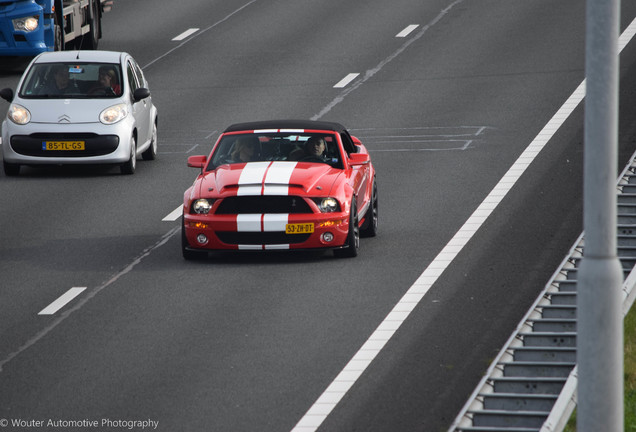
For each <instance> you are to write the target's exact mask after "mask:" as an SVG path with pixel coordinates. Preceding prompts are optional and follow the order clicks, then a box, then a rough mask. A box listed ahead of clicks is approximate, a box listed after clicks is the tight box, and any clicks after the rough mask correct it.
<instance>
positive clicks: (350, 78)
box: [333, 73, 360, 88]
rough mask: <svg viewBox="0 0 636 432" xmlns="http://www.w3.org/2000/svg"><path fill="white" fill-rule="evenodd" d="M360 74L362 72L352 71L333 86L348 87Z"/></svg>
mask: <svg viewBox="0 0 636 432" xmlns="http://www.w3.org/2000/svg"><path fill="white" fill-rule="evenodd" d="M358 75H360V74H359V73H350V74H349V75H347V76H346V77H344V78H343V79H341V80H340V81H338V83H337V84H336V85H335V86H333V88H343V87H346V86H347V84H349V83H350V82H351V81H353V80H354V79H356V78H357V77H358Z"/></svg>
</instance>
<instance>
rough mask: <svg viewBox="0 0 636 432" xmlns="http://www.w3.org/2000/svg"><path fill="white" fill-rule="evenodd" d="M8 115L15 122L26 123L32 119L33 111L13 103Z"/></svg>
mask: <svg viewBox="0 0 636 432" xmlns="http://www.w3.org/2000/svg"><path fill="white" fill-rule="evenodd" d="M7 117H8V118H9V120H11V121H12V122H13V123H15V124H19V125H25V124H27V123H28V122H30V121H31V113H30V112H29V110H28V109H26V108H25V107H23V106H22V105H18V104H11V106H10V107H9V111H8V112H7Z"/></svg>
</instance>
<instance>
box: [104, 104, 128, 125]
mask: <svg viewBox="0 0 636 432" xmlns="http://www.w3.org/2000/svg"><path fill="white" fill-rule="evenodd" d="M127 115H128V107H127V106H126V104H117V105H113V106H111V107H108V108H106V109H105V110H104V111H102V112H101V113H100V114H99V121H100V122H102V123H104V124H107V125H111V124H115V123H117V122H118V121H121V120H123V119H125V118H126V116H127Z"/></svg>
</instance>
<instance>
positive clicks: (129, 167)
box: [121, 135, 137, 174]
mask: <svg viewBox="0 0 636 432" xmlns="http://www.w3.org/2000/svg"><path fill="white" fill-rule="evenodd" d="M135 169H137V139H136V138H135V136H134V135H133V136H132V137H131V138H130V159H128V161H127V162H124V163H123V164H122V165H121V173H122V174H134V173H135Z"/></svg>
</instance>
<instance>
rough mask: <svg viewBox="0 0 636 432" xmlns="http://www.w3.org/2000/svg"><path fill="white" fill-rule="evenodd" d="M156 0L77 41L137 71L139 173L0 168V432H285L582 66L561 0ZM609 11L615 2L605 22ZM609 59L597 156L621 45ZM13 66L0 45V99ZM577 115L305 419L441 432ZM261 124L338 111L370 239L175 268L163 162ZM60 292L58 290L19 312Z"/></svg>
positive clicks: (630, 73)
mask: <svg viewBox="0 0 636 432" xmlns="http://www.w3.org/2000/svg"><path fill="white" fill-rule="evenodd" d="M177 3H179V2H177ZM175 4H176V3H175V2H172V1H169V0H152V1H151V0H115V6H114V8H113V10H112V11H111V12H109V13H108V14H106V15H105V16H104V19H103V32H104V37H103V39H102V40H101V41H100V48H101V49H109V50H118V51H127V52H129V53H131V54H132V55H133V56H134V57H135V58H136V59H137V60H138V62H139V63H140V65H141V66H142V67H143V69H144V71H145V73H146V76H147V78H148V80H149V82H150V84H151V91H152V97H153V101H154V102H155V104H156V105H157V107H158V110H159V155H158V158H157V160H156V161H149V162H146V161H139V163H138V166H137V172H136V173H135V174H134V175H133V176H122V175H120V174H119V169H117V168H114V167H98V168H95V167H48V168H37V169H35V168H30V167H25V168H23V170H22V171H21V175H20V176H19V177H11V178H9V177H6V176H4V174H0V341H1V343H0V429H2V428H1V427H2V426H3V423H2V421H3V420H6V422H7V426H6V427H4V428H3V429H4V430H11V431H13V430H15V431H22V430H38V431H42V430H51V431H54V430H103V431H110V430H129V429H127V427H128V426H131V427H132V430H142V423H129V422H135V421H138V422H142V421H146V422H149V421H152V422H153V423H147V424H146V429H145V430H153V428H154V430H159V431H166V432H173V431H291V430H292V429H293V428H294V427H295V426H296V425H297V424H298V423H299V421H301V419H304V418H305V414H306V413H307V412H308V411H309V410H310V408H311V407H312V406H314V404H315V402H316V401H317V400H318V398H319V397H320V396H321V395H322V394H323V392H324V391H325V389H327V388H328V387H329V386H330V384H331V383H332V382H334V379H336V377H337V376H338V375H339V374H340V372H341V371H342V370H343V369H344V368H345V367H346V365H347V364H348V363H349V362H350V360H351V359H352V358H353V356H354V355H355V354H356V353H357V352H358V351H359V350H360V348H361V347H362V346H363V345H364V344H365V343H366V342H367V340H368V339H369V338H370V336H371V335H373V334H375V332H376V329H378V326H379V325H380V324H381V323H382V322H383V321H384V319H385V317H386V316H387V315H388V314H389V313H390V312H391V310H392V309H393V308H394V306H395V305H396V304H398V302H400V299H402V297H403V296H404V294H405V293H406V292H407V291H408V290H409V289H410V288H411V286H413V284H414V282H415V281H416V280H418V278H420V275H422V273H423V272H424V271H425V270H426V269H427V268H428V266H429V265H430V264H431V263H432V262H433V261H434V260H435V259H436V257H437V256H438V254H439V253H440V251H442V249H443V248H444V247H445V246H446V244H448V242H449V241H450V240H451V239H452V238H453V236H454V235H455V234H456V233H457V232H458V230H460V228H461V227H462V226H463V225H464V223H465V222H466V221H467V220H468V219H469V218H470V217H471V215H472V214H473V212H474V211H475V209H477V207H478V206H479V205H480V204H481V203H482V201H483V200H484V199H485V198H486V196H487V195H488V194H489V193H490V191H491V190H492V189H493V188H494V187H495V185H497V183H498V182H499V180H500V179H501V178H502V177H503V176H504V174H506V172H507V171H508V169H509V168H510V167H511V166H512V165H513V164H514V163H515V161H516V160H517V158H518V157H519V155H520V154H521V153H522V152H523V151H524V150H525V149H526V148H527V147H528V145H530V143H531V142H533V140H534V139H535V137H536V136H537V134H538V133H539V132H540V131H541V130H542V129H543V127H544V126H545V125H546V124H547V123H548V122H549V121H550V119H551V118H552V116H553V115H554V114H555V113H556V112H557V110H558V109H559V108H560V107H561V106H562V105H563V103H564V102H565V101H566V100H567V98H568V97H569V96H570V95H571V94H572V92H573V91H574V90H575V89H576V88H577V87H578V86H579V84H580V83H581V81H582V80H583V78H584V54H585V45H584V42H585V23H584V18H585V10H584V6H585V5H584V4H585V2H581V1H579V0H562V1H558V2H555V1H548V0H531V1H528V0H506V1H495V0H429V1H426V2H423V1H421V0H393V1H391V2H386V1H385V0H367V1H361V0H351V1H346V2H343V1H340V0H320V1H305V0H303V1H294V0H251V1H250V0H241V1H238V0H237V1H233V2H227V1H220V0H190V1H188V2H181V3H179V4H178V6H175ZM635 17H636V3H634V2H630V1H623V5H622V7H621V30H622V29H625V28H626V27H627V26H628V25H629V24H630V23H631V22H632V21H633V20H634V18H635ZM412 26H416V27H412ZM188 29H197V30H195V31H194V32H193V33H191V34H190V35H188V36H185V38H183V39H181V38H178V36H179V35H183V34H184V32H186V31H187V30H188ZM173 38H177V40H174V39H173ZM620 60H621V63H620V73H621V82H620V83H621V94H620V108H621V114H620V136H619V145H620V161H619V168H622V166H623V164H624V163H625V162H626V161H627V158H628V157H629V156H630V155H631V154H632V153H633V152H634V150H636V121H635V119H636V112H635V111H636V110H635V106H636V103H635V101H636V79H635V78H636V42H633V41H632V42H630V43H629V44H628V45H627V46H626V48H625V50H624V51H623V53H622V54H621V59H620ZM27 61H28V59H7V58H3V59H0V65H1V66H0V88H2V87H13V88H15V85H16V84H17V81H18V79H19V77H20V74H21V73H22V71H23V70H24V67H25V65H26V62H27ZM350 74H357V75H350ZM347 77H349V79H345V78H347ZM7 108H8V103H6V102H5V101H0V113H2V114H3V115H4V113H5V112H6V109H7ZM582 108H583V107H582V105H581V106H579V107H578V108H577V109H576V110H574V112H573V113H572V115H571V116H569V117H568V119H567V120H566V121H565V122H564V124H563V125H562V126H561V127H560V128H559V129H558V130H557V131H556V132H555V133H554V135H553V136H552V138H551V139H550V140H549V142H548V143H547V144H546V145H545V147H544V148H543V150H542V151H541V152H540V153H539V154H538V155H537V156H536V158H535V160H534V161H533V162H532V164H531V165H530V166H529V167H528V169H527V170H526V171H525V172H524V173H523V174H522V175H521V176H520V177H519V179H518V181H517V182H516V183H515V184H514V186H513V187H512V189H511V190H510V192H509V193H508V194H507V195H506V196H505V198H503V199H502V200H501V202H500V203H499V205H498V206H497V208H496V209H495V210H494V211H493V212H492V213H491V214H490V215H489V217H488V218H486V219H485V220H484V221H483V224H481V225H480V227H479V228H478V229H477V230H476V231H475V233H474V235H473V237H472V238H471V239H470V241H468V242H467V244H466V245H465V247H463V249H461V251H458V253H457V254H456V255H455V256H454V258H453V260H452V262H451V263H450V264H449V265H448V267H447V268H446V269H445V271H444V272H443V273H441V274H440V275H439V276H438V277H437V278H436V280H435V283H433V284H432V285H431V286H430V289H428V291H427V292H426V294H425V295H424V296H423V297H422V299H421V300H420V301H419V302H418V303H417V304H416V306H414V308H413V309H412V312H411V313H410V314H408V315H405V316H403V321H402V322H401V325H399V327H397V328H396V329H395V330H396V331H395V332H394V333H393V334H392V337H391V338H390V339H388V340H387V341H384V342H385V343H383V344H382V349H381V350H379V351H378V352H377V353H376V354H377V355H375V357H374V359H372V361H369V364H368V366H367V367H366V368H365V369H364V370H363V371H362V372H361V373H360V374H359V376H356V377H355V379H352V380H350V381H349V383H350V388H348V391H346V392H345V393H344V394H343V396H342V397H340V398H339V399H338V400H337V403H334V404H333V406H331V407H330V410H329V412H328V413H326V414H325V415H324V418H321V419H320V421H319V424H317V426H319V430H321V431H365V432H370V431H389V430H390V431H433V432H437V431H444V430H446V429H447V428H448V427H449V426H450V424H451V422H452V421H453V419H454V418H455V416H456V415H457V414H458V412H459V410H460V409H461V407H462V406H463V404H464V403H465V401H466V399H467V398H468V396H469V395H470V393H471V392H472V390H473V389H474V387H475V386H476V384H477V383H478V381H479V379H480V378H481V376H482V374H483V373H484V371H485V370H486V369H487V367H488V365H489V364H490V362H491V361H492V359H493V358H494V356H495V355H496V353H497V352H498V351H499V349H500V348H501V346H502V345H503V344H504V342H505V341H506V340H507V338H508V337H509V335H510V334H511V332H512V330H513V329H514V327H515V326H516V325H517V323H518V322H519V320H520V319H521V318H522V316H523V315H524V313H525V311H526V310H527V308H528V307H529V306H530V305H531V304H532V302H533V301H534V300H535V298H536V296H537V295H538V293H539V292H540V291H541V290H542V289H543V287H544V285H545V283H546V282H547V281H548V279H549V278H550V276H551V275H552V273H553V272H554V271H555V270H556V268H557V266H558V264H559V263H560V262H561V260H562V259H563V258H564V257H565V255H566V253H567V251H568V250H569V248H570V247H571V246H572V244H573V242H574V240H575V239H576V238H577V236H578V235H579V234H580V232H581V228H582V227H581V224H582V202H581V196H582V192H581V188H582V175H583V174H582V157H583V154H582V152H583V126H582V125H583V109H582ZM276 118H305V119H310V118H311V119H318V120H326V121H338V122H340V123H342V124H344V125H345V126H347V127H348V128H350V129H351V131H352V133H353V134H354V135H356V136H357V137H358V138H360V139H361V140H362V141H363V142H364V143H365V144H366V145H367V147H368V148H369V150H370V153H371V157H372V159H373V162H374V164H375V166H376V170H377V177H378V185H379V197H380V232H379V235H378V236H377V237H375V238H370V239H362V242H361V250H360V255H359V256H358V257H357V258H354V259H336V258H334V257H333V255H332V254H331V253H301V254H291V253H289V254H288V253H276V254H220V253H219V254H211V256H210V258H209V259H208V260H206V261H202V262H186V261H184V260H183V259H182V257H181V250H180V243H179V234H178V232H179V220H178V219H176V220H174V218H167V216H168V215H170V214H171V213H173V211H174V210H175V209H176V208H178V207H179V206H180V204H181V202H182V196H183V192H184V190H185V189H186V188H187V187H188V186H189V185H190V184H191V183H192V181H193V180H194V177H195V176H196V171H195V170H192V169H190V168H188V167H187V166H186V159H187V157H188V156H190V155H195V154H207V153H208V152H209V151H210V149H211V146H212V145H213V143H214V141H215V139H216V138H217V137H218V135H219V132H220V131H222V130H223V129H224V128H225V127H227V126H228V125H230V124H232V123H236V122H242V121H252V120H265V119H276ZM3 145H6V143H4V144H3ZM164 219H168V220H164ZM72 288H84V289H83V290H76V291H77V292H78V293H79V294H78V295H77V296H76V297H74V298H73V299H72V300H71V301H70V302H69V303H67V304H66V305H65V306H64V307H62V308H61V309H59V310H58V311H56V312H55V313H53V314H51V315H41V314H39V313H40V312H41V311H42V310H43V309H44V308H46V307H47V306H49V305H51V304H52V303H53V302H55V301H56V300H57V299H58V298H60V297H61V296H62V295H64V294H65V293H67V292H69V290H71V289H72ZM71 292H74V291H71ZM19 421H22V423H19ZM39 422H41V423H39ZM56 422H57V423H56ZM154 422H156V423H154ZM47 425H48V426H47ZM74 425H79V426H80V427H77V428H73V427H72V426H74Z"/></svg>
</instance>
